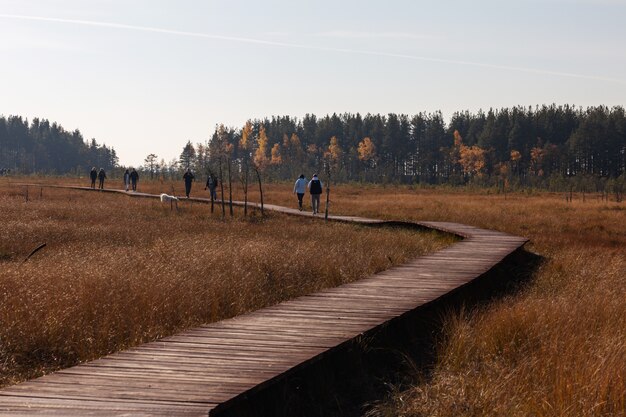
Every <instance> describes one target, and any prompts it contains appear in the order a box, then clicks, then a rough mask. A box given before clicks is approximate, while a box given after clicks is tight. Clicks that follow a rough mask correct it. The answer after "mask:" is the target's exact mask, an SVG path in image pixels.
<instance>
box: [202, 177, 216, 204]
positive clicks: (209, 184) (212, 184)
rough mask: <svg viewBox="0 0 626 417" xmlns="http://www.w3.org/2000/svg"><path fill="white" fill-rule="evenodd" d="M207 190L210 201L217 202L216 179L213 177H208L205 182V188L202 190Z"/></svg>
mask: <svg viewBox="0 0 626 417" xmlns="http://www.w3.org/2000/svg"><path fill="white" fill-rule="evenodd" d="M207 188H208V189H209V194H210V195H211V200H217V177H214V176H213V175H209V178H207V180H206V186H205V187H204V189H205V190H206V189H207Z"/></svg>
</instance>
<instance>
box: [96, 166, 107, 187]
mask: <svg viewBox="0 0 626 417" xmlns="http://www.w3.org/2000/svg"><path fill="white" fill-rule="evenodd" d="M106 177H107V174H106V173H105V172H104V168H100V172H98V180H99V181H100V184H99V185H98V188H99V189H100V190H103V189H104V179H105V178H106Z"/></svg>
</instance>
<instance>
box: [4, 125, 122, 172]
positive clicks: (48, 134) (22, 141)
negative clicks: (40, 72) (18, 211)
mask: <svg viewBox="0 0 626 417" xmlns="http://www.w3.org/2000/svg"><path fill="white" fill-rule="evenodd" d="M117 165H118V157H117V155H116V153H115V149H113V148H111V147H107V146H106V145H99V144H98V143H97V142H96V140H95V139H91V140H90V141H89V142H87V141H85V139H84V138H83V136H82V134H81V133H80V131H79V130H78V129H76V130H74V131H73V132H68V131H67V130H65V129H64V128H63V127H62V126H61V125H59V124H57V123H50V122H49V121H48V120H46V119H41V120H40V119H38V118H34V119H33V120H32V121H31V122H30V123H29V122H28V120H27V119H23V118H22V117H20V116H9V117H4V116H0V170H2V171H3V172H7V171H12V172H15V173H22V174H31V173H47V174H70V173H71V174H84V173H85V172H87V171H89V170H90V169H91V167H94V166H95V167H98V168H104V169H105V170H111V169H113V168H114V167H116V166H117Z"/></svg>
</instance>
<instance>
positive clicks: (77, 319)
mask: <svg viewBox="0 0 626 417" xmlns="http://www.w3.org/2000/svg"><path fill="white" fill-rule="evenodd" d="M22 180H24V181H28V180H30V179H22ZM9 181H12V182H15V181H16V180H15V179H12V180H9V179H6V178H4V179H0V385H7V384H12V383H15V382H18V381H20V380H23V379H26V378H31V377H34V376H38V375H41V374H42V373H45V372H48V371H50V370H54V369H58V368H60V367H66V366H70V365H73V364H76V363H78V362H80V361H85V360H89V359H93V358H96V357H99V356H102V355H104V354H107V353H109V352H114V351H117V350H120V349H123V348H126V347H128V346H131V345H136V344H139V343H142V342H145V341H148V340H152V339H155V338H158V337H161V336H164V335H168V334H172V333H175V332H176V331H179V330H181V329H183V328H187V327H190V326H195V325H199V324H201V323H206V322H211V321H215V320H219V319H223V318H226V317H231V316H234V315H237V314H241V313H244V312H247V311H251V310H255V309H258V308H260V307H263V306H267V305H270V304H274V303H277V302H279V301H281V300H285V299H289V298H293V297H296V296H299V295H302V294H305V293H308V292H312V291H316V290H318V289H320V288H323V287H329V286H336V285H340V284H342V283H345V282H349V281H353V280H356V279H359V278H361V277H363V276H366V275H368V274H371V273H374V272H377V271H381V270H384V269H386V268H388V267H389V266H391V265H393V264H399V263H403V262H405V261H406V260H407V259H410V258H413V257H415V256H418V255H419V254H422V253H425V252H432V251H436V250H438V249H439V248H441V247H443V246H445V245H447V244H449V243H451V242H452V239H450V238H446V237H443V236H442V235H437V234H434V233H425V232H416V231H406V230H397V229H395V230H392V229H384V228H383V229H381V228H372V227H364V226H361V227H357V226H353V225H345V224H336V223H324V222H321V221H316V220H313V219H303V218H295V217H289V216H281V215H276V214H272V213H268V215H267V216H266V217H265V218H262V217H261V216H260V215H259V214H258V213H253V215H251V216H249V217H247V218H244V217H243V216H242V213H241V211H239V210H237V211H236V213H235V217H234V218H232V219H231V218H230V217H227V219H225V220H221V215H220V214H218V212H217V211H216V213H214V214H213V215H211V214H210V212H209V208H208V206H207V205H204V204H197V203H196V204H190V203H188V202H181V203H180V204H179V206H180V210H179V211H171V210H170V206H169V204H162V203H160V201H158V200H152V199H133V198H127V197H125V196H123V195H117V194H107V193H98V192H84V191H76V190H66V189H50V188H44V189H40V188H39V187H29V188H28V201H26V188H25V187H21V186H11V185H10V183H9ZM44 181H46V182H49V183H65V184H70V183H74V184H80V181H77V180H71V179H69V180H60V179H44ZM147 186H149V187H150V191H154V192H163V191H165V192H170V189H169V188H168V184H161V183H158V182H155V183H149V184H147V185H146V187H147ZM144 191H146V190H144ZM179 194H180V193H179ZM40 243H46V247H44V248H43V249H42V250H40V251H39V252H37V253H36V254H34V255H33V256H32V257H31V258H30V259H28V261H26V262H23V261H24V259H25V258H26V257H27V256H28V254H29V253H30V252H31V251H32V250H33V249H34V248H35V247H37V246H38V245H39V244H40Z"/></svg>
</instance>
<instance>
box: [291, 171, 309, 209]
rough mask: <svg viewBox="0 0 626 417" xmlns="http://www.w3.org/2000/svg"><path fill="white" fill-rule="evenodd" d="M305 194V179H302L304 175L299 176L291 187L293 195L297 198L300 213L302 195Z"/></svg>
mask: <svg viewBox="0 0 626 417" xmlns="http://www.w3.org/2000/svg"><path fill="white" fill-rule="evenodd" d="M305 192H306V178H304V174H300V177H299V178H298V179H297V180H296V183H295V184H294V185H293V193H294V194H296V195H297V196H298V206H299V208H300V211H302V210H303V208H302V199H303V198H304V193H305Z"/></svg>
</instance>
